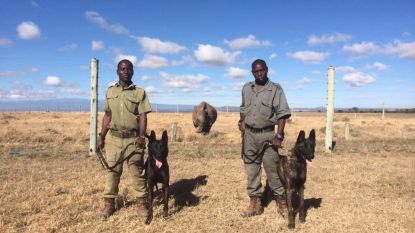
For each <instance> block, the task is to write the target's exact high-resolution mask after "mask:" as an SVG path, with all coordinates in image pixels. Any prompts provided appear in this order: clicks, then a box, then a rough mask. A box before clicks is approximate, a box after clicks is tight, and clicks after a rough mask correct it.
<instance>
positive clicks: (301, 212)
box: [298, 187, 305, 223]
mask: <svg viewBox="0 0 415 233" xmlns="http://www.w3.org/2000/svg"><path fill="white" fill-rule="evenodd" d="M298 194H299V196H300V207H299V208H298V209H299V217H300V222H301V223H305V209H304V187H301V188H300V190H298Z"/></svg>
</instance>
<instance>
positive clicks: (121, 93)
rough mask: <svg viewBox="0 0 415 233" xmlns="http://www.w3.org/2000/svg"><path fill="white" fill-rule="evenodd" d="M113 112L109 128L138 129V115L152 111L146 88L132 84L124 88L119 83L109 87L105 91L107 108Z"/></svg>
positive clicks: (121, 129)
mask: <svg viewBox="0 0 415 233" xmlns="http://www.w3.org/2000/svg"><path fill="white" fill-rule="evenodd" d="M104 110H105V111H106V112H111V122H110V124H109V129H111V130H118V131H132V130H138V129H139V124H138V121H137V119H138V116H139V115H140V114H141V113H149V112H151V107H150V102H149V100H148V96H147V94H146V92H145V90H144V89H142V88H140V87H138V86H136V85H134V84H131V85H130V86H128V87H126V88H123V87H122V86H121V85H120V84H119V83H116V84H114V85H112V86H110V87H108V89H107V92H106V93H105V109H104Z"/></svg>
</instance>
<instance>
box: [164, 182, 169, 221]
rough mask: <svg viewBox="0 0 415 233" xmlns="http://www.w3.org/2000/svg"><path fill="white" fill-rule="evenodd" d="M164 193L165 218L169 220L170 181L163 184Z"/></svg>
mask: <svg viewBox="0 0 415 233" xmlns="http://www.w3.org/2000/svg"><path fill="white" fill-rule="evenodd" d="M163 191H164V199H163V201H164V207H163V217H164V218H167V217H168V216H169V181H168V180H167V181H165V182H164V184H163Z"/></svg>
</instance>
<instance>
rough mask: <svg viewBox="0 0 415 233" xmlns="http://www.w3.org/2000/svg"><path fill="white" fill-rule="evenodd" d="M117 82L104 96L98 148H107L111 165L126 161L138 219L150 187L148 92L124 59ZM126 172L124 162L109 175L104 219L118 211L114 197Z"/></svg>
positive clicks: (143, 213)
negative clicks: (146, 164) (146, 162)
mask: <svg viewBox="0 0 415 233" xmlns="http://www.w3.org/2000/svg"><path fill="white" fill-rule="evenodd" d="M117 74H118V78H119V80H118V82H117V83H116V84H114V85H112V86H110V87H108V89H107V91H106V94H105V114H104V117H103V120H102V131H101V133H100V134H99V135H100V137H99V138H98V142H97V147H98V149H102V148H104V145H105V148H106V157H107V162H108V165H109V166H110V167H111V166H114V165H115V164H116V163H117V161H120V160H122V159H124V158H126V161H127V165H128V168H129V170H130V173H131V176H132V184H131V186H132V188H133V191H134V192H133V194H134V195H135V197H136V198H137V209H138V211H137V212H138V215H139V216H145V215H146V213H147V204H146V197H147V188H146V177H145V174H144V171H145V169H144V148H145V135H146V130H147V113H149V112H151V108H150V103H149V99H148V96H147V94H146V92H145V91H144V90H143V89H142V88H140V87H138V86H136V85H134V84H133V82H132V81H131V79H132V77H133V75H134V68H133V64H132V63H131V62H130V61H129V60H121V61H120V62H119V63H118V68H117ZM122 171H123V163H122V162H121V163H120V164H118V165H117V166H116V167H115V168H114V169H112V170H110V171H108V172H107V175H106V183H105V190H104V200H105V207H104V209H103V210H102V211H101V212H100V215H101V217H102V218H103V219H106V218H108V217H109V216H111V215H112V214H113V213H114V212H115V198H116V197H117V195H118V185H119V183H120V178H121V174H122Z"/></svg>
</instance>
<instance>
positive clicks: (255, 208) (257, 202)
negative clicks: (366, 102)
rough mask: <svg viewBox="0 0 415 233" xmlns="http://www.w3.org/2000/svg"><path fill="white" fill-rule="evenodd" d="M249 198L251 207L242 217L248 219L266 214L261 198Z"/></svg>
mask: <svg viewBox="0 0 415 233" xmlns="http://www.w3.org/2000/svg"><path fill="white" fill-rule="evenodd" d="M249 198H250V202H249V207H248V209H247V210H245V211H243V212H242V213H241V217H243V218H247V217H251V216H255V215H260V214H262V213H264V207H262V204H261V198H260V197H249Z"/></svg>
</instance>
